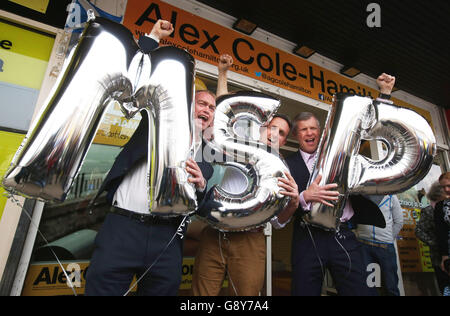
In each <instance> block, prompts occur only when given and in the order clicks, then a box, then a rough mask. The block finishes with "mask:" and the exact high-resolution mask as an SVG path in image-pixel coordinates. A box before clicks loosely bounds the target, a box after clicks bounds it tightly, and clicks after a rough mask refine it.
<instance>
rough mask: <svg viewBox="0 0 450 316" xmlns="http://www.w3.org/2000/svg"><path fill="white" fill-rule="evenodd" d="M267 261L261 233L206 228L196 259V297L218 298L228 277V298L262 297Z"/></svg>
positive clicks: (193, 284)
mask: <svg viewBox="0 0 450 316" xmlns="http://www.w3.org/2000/svg"><path fill="white" fill-rule="evenodd" d="M265 260H266V241H265V236H264V233H263V232H262V231H259V232H234V233H221V232H219V231H218V230H216V229H214V228H211V227H210V226H207V227H206V228H205V229H204V230H203V231H202V236H201V242H200V246H199V250H198V252H197V256H196V257H195V264H194V275H193V277H192V291H193V294H194V295H201V296H217V295H218V294H219V293H220V290H221V288H222V283H223V280H224V279H225V275H226V274H228V295H239V296H256V295H259V293H260V291H261V290H262V288H263V285H264V278H265V262H266V261H265Z"/></svg>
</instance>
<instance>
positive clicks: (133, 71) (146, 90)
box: [2, 18, 197, 214]
mask: <svg viewBox="0 0 450 316" xmlns="http://www.w3.org/2000/svg"><path fill="white" fill-rule="evenodd" d="M193 79H194V59H193V58H192V56H191V55H189V54H188V53H186V52H185V51H183V50H180V49H177V48H173V47H161V48H159V49H157V50H155V51H153V52H152V53H151V55H150V54H145V53H143V52H142V51H141V49H140V47H139V46H138V45H137V44H136V42H135V40H134V38H133V36H132V33H131V32H130V31H129V30H128V29H126V28H125V27H124V26H122V25H120V24H118V23H114V22H112V21H109V20H107V19H103V18H96V19H93V20H90V21H89V22H88V23H87V26H86V28H85V30H84V32H83V34H82V36H81V38H80V41H79V43H78V44H77V46H75V47H74V49H73V50H72V51H71V53H70V55H69V56H68V58H67V59H66V63H65V65H64V68H63V70H62V71H61V74H60V76H59V77H58V80H57V82H56V84H55V86H54V88H53V90H52V91H51V93H50V95H49V97H48V98H47V100H46V103H45V104H44V106H43V107H42V110H41V112H40V114H39V116H38V119H37V120H35V122H34V123H33V126H32V127H31V128H30V131H29V133H28V134H27V136H26V138H25V139H24V141H23V143H22V144H21V146H20V148H19V150H18V151H17V153H16V155H15V157H14V159H13V161H12V163H11V167H10V169H9V170H8V172H7V173H6V175H5V177H4V179H3V182H2V183H3V186H4V187H5V188H6V189H7V190H8V191H10V192H12V193H18V194H22V195H24V196H27V197H30V198H37V199H41V200H44V201H54V202H61V201H64V199H65V198H66V196H67V194H68V192H69V190H70V188H71V186H72V183H73V180H74V178H75V177H76V175H77V174H78V172H79V170H80V168H81V165H82V163H83V160H84V157H85V155H86V153H87V151H88V150H89V148H90V145H91V143H92V140H93V138H94V136H95V134H96V131H97V129H98V126H99V123H100V121H101V119H102V116H103V114H104V113H105V110H106V109H107V107H108V106H109V105H110V104H112V103H116V102H117V103H119V104H120V106H121V109H122V111H123V112H124V114H125V116H126V117H127V118H131V117H133V116H134V115H135V114H136V113H138V112H139V111H142V110H144V111H147V112H148V114H149V118H150V120H149V122H150V123H149V146H148V148H149V154H148V172H149V174H148V179H149V186H148V188H149V208H150V210H151V211H153V212H155V213H161V214H171V213H175V214H179V213H184V212H188V211H193V210H194V209H195V208H196V203H197V202H196V194H195V188H194V186H193V185H192V184H190V183H188V182H187V181H186V180H187V177H188V175H187V173H186V171H185V169H184V162H185V161H186V159H187V158H189V157H190V156H191V155H192V154H193V151H194V150H193V145H192V135H193V128H194V126H193V111H194V109H193V82H194V80H193Z"/></svg>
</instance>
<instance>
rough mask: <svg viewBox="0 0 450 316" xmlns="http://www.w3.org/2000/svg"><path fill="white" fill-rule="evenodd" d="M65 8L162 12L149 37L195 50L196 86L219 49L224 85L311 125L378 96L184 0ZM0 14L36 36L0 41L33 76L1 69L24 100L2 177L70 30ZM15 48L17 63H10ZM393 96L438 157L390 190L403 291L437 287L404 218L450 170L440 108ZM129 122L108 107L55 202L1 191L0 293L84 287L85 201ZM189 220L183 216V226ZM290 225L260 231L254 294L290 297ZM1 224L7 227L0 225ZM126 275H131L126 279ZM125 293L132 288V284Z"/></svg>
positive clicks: (89, 237)
mask: <svg viewBox="0 0 450 316" xmlns="http://www.w3.org/2000/svg"><path fill="white" fill-rule="evenodd" d="M69 2H70V1H69ZM86 4H89V6H87V5H86ZM71 8H72V10H71V11H70V10H69V12H61V14H67V13H69V16H70V15H71V14H72V15H73V14H76V12H80V14H79V16H78V15H75V17H79V18H80V22H81V23H82V22H83V17H84V18H85V17H86V14H85V12H86V9H88V8H93V9H94V10H95V11H96V14H97V15H103V16H107V17H109V18H111V17H114V19H116V20H118V21H120V22H121V23H122V24H123V25H124V26H126V27H127V28H128V29H129V30H130V31H131V32H132V33H133V34H134V36H135V37H136V38H137V37H138V36H140V35H142V34H145V33H148V32H149V31H150V29H151V28H152V26H153V24H154V23H155V22H156V21H157V20H158V19H165V20H168V21H170V22H171V23H172V24H173V26H174V29H175V30H174V32H173V34H172V36H170V37H169V38H167V39H164V40H163V41H161V43H160V44H161V45H170V46H174V47H178V48H181V49H185V50H186V51H188V52H189V53H190V54H191V55H192V56H193V57H194V58H195V60H196V71H197V73H196V82H195V84H196V88H197V89H204V88H207V89H210V90H212V91H215V90H216V82H217V63H218V58H219V56H220V54H223V53H227V54H230V55H231V56H232V57H233V59H234V65H233V67H232V69H231V71H232V72H231V73H230V74H229V90H230V91H237V90H253V91H260V92H263V93H266V94H269V95H272V96H275V97H276V98H278V99H280V100H281V104H282V106H281V108H280V110H279V112H280V113H283V114H287V115H288V116H290V117H291V118H293V117H294V116H295V115H296V114H298V113H300V112H302V111H309V112H313V113H314V114H315V115H316V116H317V117H318V118H319V120H320V123H321V126H324V124H325V121H326V118H327V115H328V112H329V111H330V109H331V103H332V97H333V95H334V94H335V93H338V92H347V93H353V94H356V95H360V96H368V97H377V96H378V91H377V88H376V83H375V79H373V78H369V77H367V76H364V75H360V76H358V77H357V78H355V80H353V79H349V78H347V77H344V76H342V75H340V74H339V73H338V70H337V66H336V63H334V62H333V61H330V60H328V59H326V58H324V57H321V56H313V57H312V58H310V59H303V58H300V57H298V56H295V55H293V54H291V53H290V51H291V50H292V48H291V46H292V45H293V44H291V43H288V42H287V41H285V40H283V39H280V38H278V37H276V36H274V35H271V34H269V33H266V32H263V31H259V32H256V33H255V34H254V35H252V36H246V35H243V34H242V33H239V32H237V31H234V30H232V29H231V25H232V23H233V18H232V17H230V16H228V15H226V14H223V13H221V12H217V11H216V10H213V9H211V8H209V7H207V6H205V5H202V4H199V3H197V2H195V1H185V2H183V3H182V4H180V3H179V1H174V0H171V1H164V2H163V1H158V0H145V1H142V0H128V1H124V0H115V1H108V2H106V1H73V3H72V7H71ZM83 12H84V13H83ZM72 17H73V16H72ZM0 18H1V20H0V23H1V24H0V27H2V28H8V29H7V30H6V31H7V32H6V33H5V32H2V34H10V33H11V34H15V33H14V32H22V33H25V32H28V33H30V34H31V35H27V36H35V37H36V39H35V38H31V37H30V38H29V40H27V41H26V42H28V43H37V41H40V42H39V43H41V42H42V44H39V45H34V44H33V45H29V47H24V48H23V50H22V55H19V53H17V52H14V51H13V49H15V48H16V42H17V41H18V40H17V39H15V38H14V37H10V38H6V39H3V38H2V39H0V40H1V41H2V48H1V50H0V52H1V53H2V55H0V58H1V60H2V63H3V69H7V68H6V67H7V66H9V65H10V64H11V63H13V62H15V63H17V64H18V65H21V67H26V69H27V71H28V72H30V69H32V70H31V72H32V73H33V76H32V77H33V78H34V79H33V80H34V81H33V83H25V82H20V81H18V82H12V81H13V77H12V76H11V75H8V72H6V71H4V72H0V89H2V90H1V91H2V92H1V96H2V100H3V99H4V98H7V101H6V102H3V101H2V104H13V103H14V104H15V102H17V100H22V99H23V100H26V102H25V101H24V102H23V104H25V105H24V106H23V108H19V107H18V106H17V107H14V109H12V110H11V112H8V115H9V116H8V117H3V116H2V118H0V137H1V138H0V146H1V148H2V152H1V154H2V155H3V157H2V165H1V172H2V176H3V174H4V172H5V171H6V169H7V168H8V165H9V163H10V161H11V159H12V156H13V155H14V153H15V151H16V149H17V148H18V146H19V145H20V143H21V141H22V139H23V137H24V136H25V133H26V131H27V130H28V128H29V125H30V122H31V119H32V114H33V113H37V112H38V110H39V107H40V106H42V104H43V102H44V99H45V97H46V96H47V95H48V94H49V93H50V87H51V86H52V85H53V84H54V82H55V79H56V76H55V74H56V75H57V73H58V69H60V67H61V65H62V64H61V62H62V61H63V59H64V57H65V56H66V53H65V52H66V48H67V46H70V45H71V43H73V41H74V40H73V39H72V40H70V39H65V37H64V36H66V35H67V36H69V35H68V33H67V30H68V29H69V28H68V27H67V28H66V29H65V30H64V29H56V30H55V29H54V28H51V30H52V32H50V34H53V35H48V34H42V31H40V32H37V33H36V32H32V31H30V30H29V27H27V28H26V29H24V28H23V26H17V25H18V24H20V25H23V24H24V21H23V20H22V19H21V18H20V17H18V16H16V15H13V14H10V13H8V12H4V11H1V12H0ZM66 26H67V25H66ZM16 29H17V30H16ZM22 33H21V34H22ZM24 36H25V35H20V36H18V38H20V39H23V38H25V37H24ZM69 37H72V38H75V37H76V35H74V34H71V35H70V36H69ZM9 43H12V44H9ZM3 46H5V47H6V48H4V47H3ZM38 46H39V47H42V51H39V52H34V50H35V49H36V47H38ZM44 47H45V49H44ZM9 48H11V49H9ZM11 52H14V55H11ZM32 54H34V55H33V60H35V61H39V62H36V65H34V64H33V67H35V68H30V66H26V64H25V63H24V61H23V60H28V59H30V58H29V56H30V55H32ZM19 57H20V58H22V60H19V59H18V58H19ZM16 60H17V61H16ZM58 67H59V68H58ZM39 74H40V76H39ZM4 75H6V76H4ZM19 77H20V78H24V77H30V76H19ZM30 80H31V79H30ZM39 80H40V81H39ZM41 84H42V86H41ZM393 96H394V97H393V98H392V100H393V101H394V103H395V104H397V105H400V106H404V107H408V108H411V109H413V110H415V111H417V112H418V113H419V114H421V115H422V116H423V117H424V118H425V119H426V120H427V121H428V122H429V123H430V125H431V126H432V127H433V129H434V131H435V134H436V138H437V142H438V154H437V156H436V159H435V162H434V164H433V167H432V168H431V170H430V173H429V174H428V176H427V177H426V178H425V179H424V180H423V181H421V182H420V183H419V184H417V185H416V186H415V187H414V188H411V189H410V190H409V191H408V192H405V193H404V194H402V195H401V196H400V195H399V199H400V201H401V204H402V207H403V208H404V222H405V224H404V227H403V230H402V232H401V234H400V236H399V240H398V241H397V251H398V260H399V266H400V271H399V276H400V287H401V291H402V293H403V294H404V295H436V288H435V284H434V276H433V273H432V268H430V266H429V257H428V256H427V248H426V247H425V246H424V245H423V244H421V243H420V242H419V241H418V240H417V238H416V237H415V235H414V227H415V223H416V221H417V219H418V217H419V216H420V209H421V208H422V207H424V206H426V205H427V203H429V202H428V201H427V200H426V199H423V192H424V191H426V190H428V189H429V187H430V185H431V184H432V182H433V181H434V180H436V179H437V177H438V175H439V174H440V173H441V172H442V171H444V170H449V167H450V166H449V153H448V144H449V139H448V132H447V126H445V125H444V124H443V122H444V119H445V117H444V115H443V113H442V112H441V111H440V110H439V108H438V107H437V106H436V105H433V104H430V103H428V102H425V101H423V100H421V99H419V98H416V97H414V96H412V95H409V94H406V93H403V92H397V93H394V94H393ZM14 111H15V112H14ZM23 113H27V115H23ZM139 121H140V115H137V116H135V117H134V118H132V119H129V120H127V119H125V118H124V117H123V115H122V113H121V110H120V108H119V106H118V105H112V106H111V107H110V108H109V109H108V110H107V112H106V114H105V115H104V116H103V118H102V121H101V123H100V127H99V129H98V131H97V134H96V136H95V138H94V141H93V143H92V145H91V146H90V148H89V151H88V153H87V155H86V158H85V160H84V163H83V166H82V168H81V170H80V172H79V173H78V176H77V177H76V179H75V180H74V184H73V186H72V188H71V191H70V193H69V195H68V197H67V198H66V200H65V201H64V202H63V203H46V204H44V203H42V202H35V201H32V200H27V199H23V198H19V197H15V198H14V199H13V198H11V197H9V198H7V197H5V195H4V194H3V195H2V197H1V199H2V200H0V216H1V222H0V227H1V230H0V237H1V238H0V239H1V240H5V241H4V242H3V243H4V244H2V245H1V246H2V247H1V251H2V252H1V254H0V256H1V257H2V258H5V259H4V263H3V265H2V266H0V268H1V269H2V270H0V274H2V279H1V287H0V290H1V295H24V296H35V295H45V296H57V295H75V294H76V295H82V294H83V293H84V286H85V281H86V280H85V276H86V271H87V270H88V269H89V261H90V259H91V256H92V252H93V249H94V240H95V237H96V234H97V232H98V230H99V228H100V227H101V225H102V223H103V220H104V218H105V216H106V214H107V212H108V210H109V205H107V203H106V200H105V198H104V197H100V203H98V205H97V206H96V208H95V209H93V210H90V209H88V208H87V206H88V204H89V202H90V201H91V200H92V198H93V196H94V195H95V194H96V192H97V190H98V188H99V186H100V185H101V183H102V180H103V179H104V177H105V175H106V173H107V172H108V170H109V169H110V167H111V165H112V163H113V161H114V159H115V157H116V156H117V155H118V153H119V152H120V149H121V147H122V146H123V145H124V144H125V143H126V142H127V141H128V139H129V138H130V137H131V135H132V134H133V132H134V131H135V129H136V128H137V126H138V124H139ZM297 149H298V143H297V142H296V141H295V140H294V138H292V137H290V138H289V140H288V143H287V144H286V146H284V147H283V148H282V153H283V155H285V156H288V155H290V154H291V153H293V152H295V151H296V150H297ZM383 152H384V148H383V145H382V144H381V143H377V142H373V143H372V144H370V146H368V147H367V148H366V151H365V155H367V156H369V157H371V158H373V159H381V158H380V157H382V155H383ZM221 175H222V174H221V173H220V168H216V174H215V175H214V176H213V181H215V182H216V183H219V182H220V178H221ZM2 193H3V192H2ZM2 201H3V202H2ZM1 203H3V204H1ZM21 214H22V215H21ZM30 219H31V221H30ZM195 221H196V219H195V218H194V219H193V223H194V225H195ZM292 225H293V223H292V222H291V223H290V224H288V225H287V226H286V227H285V228H284V229H280V230H275V229H271V227H268V228H266V230H265V235H266V244H267V271H266V284H265V287H264V289H263V291H262V293H261V294H262V295H290V283H291V263H290V256H291V238H292V230H293V227H292ZM4 227H9V229H8V231H9V233H6V230H4V229H3V228H4ZM11 227H13V228H11ZM11 230H12V231H11ZM4 235H5V236H4ZM4 237H8V238H4ZM198 242H199V241H198V239H197V238H196V236H195V235H193V236H189V235H188V236H186V240H185V247H184V260H183V266H182V271H181V272H180V273H182V284H181V287H180V292H179V294H180V295H189V294H190V293H191V292H190V287H191V286H190V285H191V281H192V273H193V267H194V260H195V254H196V249H197V244H198ZM328 279H329V278H327V281H326V282H325V286H324V294H328V295H333V294H334V293H335V290H334V289H333V284H332V282H331V280H328ZM134 283H135V282H134V281H133V283H132V284H134ZM227 286H228V283H227V282H225V283H224V288H226V287H227ZM134 290H135V289H134V288H133V290H132V292H133V291H134ZM224 293H225V291H224Z"/></svg>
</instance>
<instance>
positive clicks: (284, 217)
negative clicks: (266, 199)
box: [270, 172, 300, 229]
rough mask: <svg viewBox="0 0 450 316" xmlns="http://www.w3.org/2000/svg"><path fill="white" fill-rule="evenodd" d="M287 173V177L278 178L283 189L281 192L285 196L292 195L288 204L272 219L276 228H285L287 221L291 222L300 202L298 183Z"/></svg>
mask: <svg viewBox="0 0 450 316" xmlns="http://www.w3.org/2000/svg"><path fill="white" fill-rule="evenodd" d="M285 175H286V177H287V179H284V178H278V181H279V182H278V186H279V187H280V188H282V189H283V190H282V191H280V193H281V194H283V195H285V196H290V197H291V199H290V201H289V203H288V205H287V206H286V207H285V208H284V209H283V210H282V211H281V212H280V213H279V214H278V215H277V216H276V217H275V218H274V219H273V220H271V221H270V222H271V224H272V226H273V227H274V228H276V229H280V228H283V227H284V226H286V224H287V223H289V221H290V219H291V217H292V216H293V215H294V213H295V211H296V210H297V208H298V205H299V202H300V195H299V193H298V186H297V183H296V182H295V180H294V178H292V176H291V175H290V174H289V173H287V172H286V173H285Z"/></svg>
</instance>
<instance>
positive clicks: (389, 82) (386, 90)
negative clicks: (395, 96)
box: [377, 72, 395, 94]
mask: <svg viewBox="0 0 450 316" xmlns="http://www.w3.org/2000/svg"><path fill="white" fill-rule="evenodd" d="M394 84H395V77H394V76H391V75H388V74H385V73H384V72H383V73H382V74H381V75H380V76H379V77H378V78H377V85H378V88H380V92H381V93H383V94H391V92H392V89H393V88H394Z"/></svg>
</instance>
